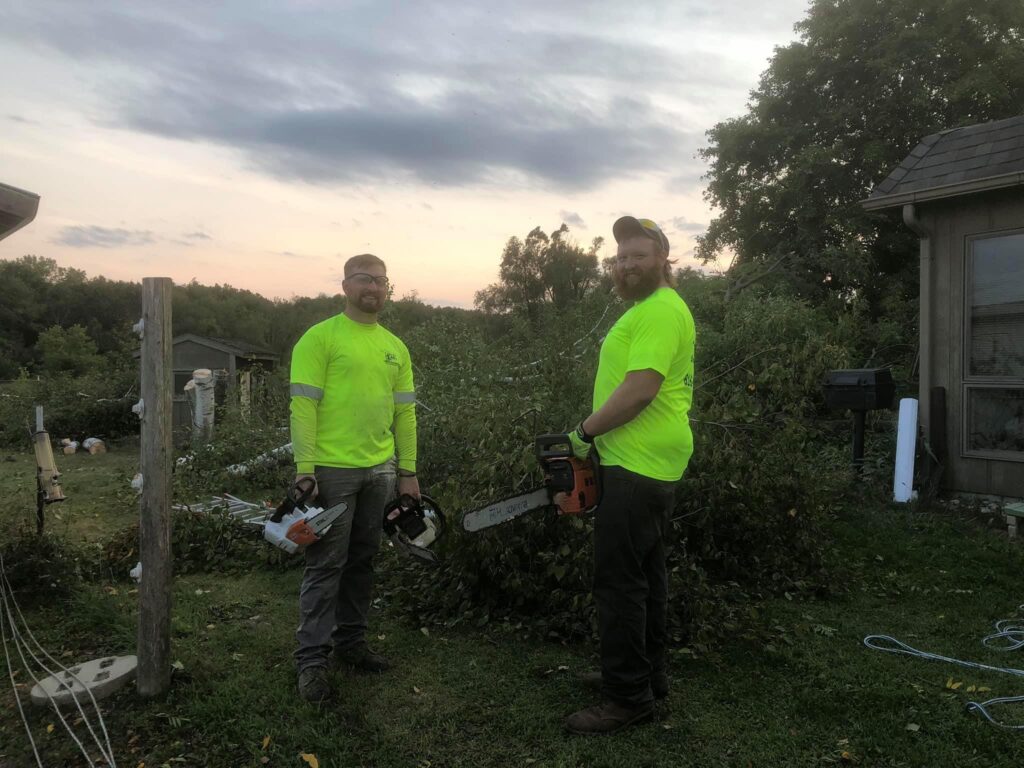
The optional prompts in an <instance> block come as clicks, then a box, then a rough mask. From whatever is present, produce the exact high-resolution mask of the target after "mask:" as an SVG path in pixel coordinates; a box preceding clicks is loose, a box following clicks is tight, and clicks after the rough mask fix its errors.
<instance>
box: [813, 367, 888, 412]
mask: <svg viewBox="0 0 1024 768" xmlns="http://www.w3.org/2000/svg"><path fill="white" fill-rule="evenodd" d="M821 386H822V389H823V390H824V391H825V404H826V405H827V406H828V407H829V408H832V409H834V410H837V411H838V410H846V409H849V410H851V411H879V410H884V409H886V408H891V407H892V399H893V397H895V395H896V385H895V384H893V381H892V371H890V370H889V369H888V368H854V369H849V370H842V371H829V372H828V373H827V374H825V381H824V382H822V385H821Z"/></svg>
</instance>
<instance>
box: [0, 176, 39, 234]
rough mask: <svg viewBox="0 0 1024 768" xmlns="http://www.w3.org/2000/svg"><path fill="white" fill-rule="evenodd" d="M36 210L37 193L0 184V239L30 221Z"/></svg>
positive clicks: (37, 202) (37, 205)
mask: <svg viewBox="0 0 1024 768" xmlns="http://www.w3.org/2000/svg"><path fill="white" fill-rule="evenodd" d="M38 210H39V195H37V194H35V193H33V192H26V191H25V190H23V189H18V188H17V187H9V186H7V185H6V184H0V240H3V239H4V238H5V237H7V236H8V235H9V234H11V233H12V232H16V231H17V230H19V229H21V228H22V227H24V226H25V225H26V224H28V223H29V222H30V221H32V219H34V218H35V217H36V211H38Z"/></svg>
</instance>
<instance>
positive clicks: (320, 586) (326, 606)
mask: <svg viewBox="0 0 1024 768" xmlns="http://www.w3.org/2000/svg"><path fill="white" fill-rule="evenodd" d="M396 474H397V471H396V465H395V462H394V460H391V461H387V462H385V463H384V464H379V465H377V466H375V467H367V468H366V469H342V468H337V467H317V468H316V482H317V487H318V495H317V499H316V502H315V503H316V505H317V506H321V507H323V508H324V509H327V508H328V507H332V506H334V505H335V504H337V503H339V502H345V504H347V505H348V509H347V510H346V511H345V513H344V514H343V515H342V516H341V517H339V518H338V519H337V520H336V521H335V522H334V524H333V525H332V526H331V527H330V530H328V531H327V533H326V534H324V535H323V536H322V537H321V538H320V540H319V541H317V542H316V543H314V544H310V545H309V546H308V547H306V551H305V556H306V569H305V571H304V572H303V574H302V589H301V590H300V591H299V629H298V632H296V639H297V640H298V644H299V647H298V649H297V650H296V651H295V664H296V666H297V667H298V669H299V671H302V670H303V669H305V668H306V667H314V666H320V667H323V666H326V665H327V657H328V656H329V655H330V652H331V648H332V647H333V648H336V649H338V650H345V649H347V648H351V647H352V646H354V645H356V644H358V643H360V642H362V641H363V640H364V638H365V636H366V619H367V614H368V613H369V610H370V595H371V593H372V592H373V557H374V555H376V554H377V550H378V549H380V537H381V525H382V522H383V519H384V505H385V504H387V503H388V502H389V501H390V500H391V499H392V498H393V497H394V495H395V482H396Z"/></svg>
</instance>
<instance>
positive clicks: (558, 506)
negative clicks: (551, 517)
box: [462, 435, 600, 532]
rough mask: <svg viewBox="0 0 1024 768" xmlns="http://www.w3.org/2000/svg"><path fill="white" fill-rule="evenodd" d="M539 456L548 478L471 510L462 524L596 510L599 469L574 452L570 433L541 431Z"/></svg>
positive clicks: (477, 526)
mask: <svg viewBox="0 0 1024 768" xmlns="http://www.w3.org/2000/svg"><path fill="white" fill-rule="evenodd" d="M536 450H537V460H538V461H540V464H541V468H542V469H543V470H544V482H543V484H541V485H540V486H538V487H537V488H534V489H533V490H532V491H527V492H526V493H520V494H517V495H515V496H510V497H509V498H507V499H502V500H501V501H496V502H494V503H493V504H488V505H487V506H486V507H482V508H480V509H475V510H473V511H472V512H467V513H466V514H465V515H463V517H462V527H463V528H465V529H466V530H467V531H470V532H475V531H482V530H483V529H485V528H490V527H492V526H495V525H500V524H501V523H507V522H508V521H509V520H515V519H516V518H517V517H522V516H523V515H526V514H529V513H530V512H535V511H537V510H547V511H550V510H555V511H556V512H557V513H558V514H559V515H582V514H586V513H588V512H592V511H593V510H594V508H595V507H596V506H597V503H598V501H599V500H600V492H599V486H598V476H597V470H596V468H595V466H594V463H593V461H591V460H590V459H587V460H586V461H580V460H579V459H577V458H576V457H575V456H573V453H572V444H571V443H570V442H569V436H568V435H539V436H538V437H537V441H536Z"/></svg>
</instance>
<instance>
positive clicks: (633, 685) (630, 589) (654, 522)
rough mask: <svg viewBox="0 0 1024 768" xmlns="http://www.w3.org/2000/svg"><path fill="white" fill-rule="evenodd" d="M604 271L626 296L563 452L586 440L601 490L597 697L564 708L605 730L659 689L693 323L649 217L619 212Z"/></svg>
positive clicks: (644, 707)
mask: <svg viewBox="0 0 1024 768" xmlns="http://www.w3.org/2000/svg"><path fill="white" fill-rule="evenodd" d="M612 233H613V234H614V235H615V240H616V242H617V243H618V252H617V253H616V256H615V261H614V267H613V270H612V276H613V278H614V280H615V288H616V290H617V291H618V293H619V295H620V296H621V297H622V298H623V299H625V300H626V301H629V302H632V306H631V307H630V308H629V309H628V310H627V311H626V313H625V314H623V315H622V317H621V318H619V320H618V321H617V322H616V323H615V325H614V326H612V329H611V330H610V331H609V332H608V335H607V336H605V339H604V342H603V343H602V344H601V355H600V358H599V362H598V368H597V375H596V377H595V379H594V396H593V412H592V413H591V414H590V415H589V416H587V417H586V418H585V419H584V420H583V421H582V422H580V424H579V426H578V427H577V428H576V430H575V431H574V432H572V433H570V436H569V437H570V441H571V442H572V444H573V452H574V453H575V454H576V456H577V457H578V458H581V459H582V458H586V457H587V455H588V454H589V452H590V450H591V446H592V445H593V446H596V448H597V454H598V458H599V460H600V470H599V471H600V481H601V501H600V503H599V504H598V507H597V510H596V511H595V515H594V602H595V603H596V605H597V614H598V633H599V635H600V640H601V671H600V672H599V673H591V674H590V675H585V676H584V681H585V682H587V683H588V684H590V685H592V686H593V687H599V688H600V689H601V692H602V693H603V695H604V698H605V701H604V703H602V704H598V705H597V706H594V707H589V708H587V709H583V710H581V711H579V712H576V713H575V714H573V715H571V716H570V717H569V719H568V720H567V721H566V727H567V728H568V729H569V731H571V732H573V733H578V734H584V735H590V734H600V733H611V732H613V731H617V730H619V729H621V728H625V727H626V726H629V725H632V724H634V723H639V722H643V721H645V720H648V719H650V717H651V714H652V712H653V704H654V699H655V698H664V697H665V696H667V695H668V687H669V679H668V669H667V663H666V662H667V659H666V655H665V645H666V635H667V630H666V613H667V604H668V574H667V572H666V568H665V538H666V536H667V535H668V533H669V529H670V514H671V511H672V506H673V503H674V493H675V485H676V483H677V482H678V481H679V479H680V478H681V477H682V475H683V471H684V470H685V469H686V465H687V463H688V462H689V460H690V455H691V454H692V453H693V435H692V434H691V432H690V422H689V418H688V416H687V414H688V412H689V410H690V403H691V401H692V400H693V375H694V368H693V362H694V361H693V352H694V342H695V339H696V331H695V329H694V324H693V317H692V316H691V315H690V310H689V309H688V308H687V306H686V303H685V302H684V301H683V300H682V299H681V298H680V297H679V294H678V293H676V291H675V289H673V288H672V262H671V261H670V260H669V258H668V252H669V244H668V238H667V237H665V234H664V233H663V232H662V231H661V229H660V228H659V227H658V225H657V224H655V223H654V222H653V221H651V220H650V219H636V218H633V217H632V216H623V217H622V218H621V219H619V220H618V221H616V222H615V224H614V225H613V226H612Z"/></svg>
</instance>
